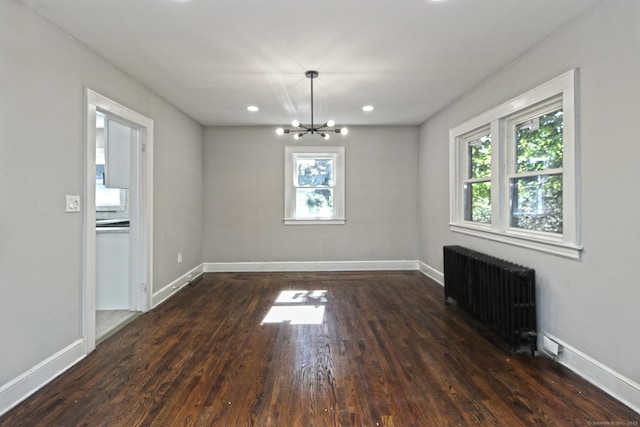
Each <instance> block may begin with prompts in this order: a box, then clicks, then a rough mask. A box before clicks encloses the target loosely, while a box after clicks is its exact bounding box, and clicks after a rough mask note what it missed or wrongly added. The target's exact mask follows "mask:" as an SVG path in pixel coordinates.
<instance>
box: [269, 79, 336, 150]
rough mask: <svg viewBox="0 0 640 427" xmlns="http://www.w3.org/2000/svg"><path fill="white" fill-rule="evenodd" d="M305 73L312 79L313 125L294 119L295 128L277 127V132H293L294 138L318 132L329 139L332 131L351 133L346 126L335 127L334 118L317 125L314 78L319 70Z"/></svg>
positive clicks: (279, 133)
mask: <svg viewBox="0 0 640 427" xmlns="http://www.w3.org/2000/svg"><path fill="white" fill-rule="evenodd" d="M304 75H305V76H306V77H308V78H309V79H310V80H311V125H309V126H305V125H303V124H301V123H300V122H299V121H297V120H294V121H292V122H291V126H292V127H293V128H294V129H283V128H278V129H276V133H277V134H278V135H284V134H285V133H292V134H293V139H300V138H302V137H303V136H305V135H306V134H308V133H310V134H314V133H315V134H318V135H320V136H321V137H322V138H324V139H329V134H330V133H339V134H342V135H346V134H347V133H349V130H348V129H347V128H345V127H343V128H334V126H335V124H336V123H335V122H334V121H333V120H329V121H328V122H326V123H325V124H323V125H320V126H317V127H316V125H315V124H314V122H313V79H315V78H316V77H318V72H317V71H307V72H306V73H304Z"/></svg>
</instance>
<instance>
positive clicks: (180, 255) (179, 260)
mask: <svg viewBox="0 0 640 427" xmlns="http://www.w3.org/2000/svg"><path fill="white" fill-rule="evenodd" d="M181 263H182V252H178V264H181Z"/></svg>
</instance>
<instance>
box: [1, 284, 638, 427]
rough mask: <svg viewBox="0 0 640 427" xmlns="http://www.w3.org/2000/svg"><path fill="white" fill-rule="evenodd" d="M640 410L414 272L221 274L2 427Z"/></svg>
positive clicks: (597, 417)
mask: <svg viewBox="0 0 640 427" xmlns="http://www.w3.org/2000/svg"><path fill="white" fill-rule="evenodd" d="M283 290H326V295H324V297H321V296H320V295H308V296H307V297H306V298H305V295H304V293H300V294H297V295H293V296H292V299H291V301H290V302H280V303H277V304H275V301H276V298H277V297H278V296H279V294H280V292H281V291H283ZM304 301H306V302H304ZM291 305H293V306H296V307H300V306H304V305H307V306H308V307H310V308H308V309H309V310H310V311H312V312H314V313H315V314H317V311H318V310H322V307H324V310H325V311H324V318H323V321H322V323H320V324H291V323H289V322H281V323H264V324H263V323H262V321H263V319H264V318H265V315H266V314H267V313H268V312H269V311H270V309H271V308H272V306H276V307H286V306H291ZM275 310H276V311H277V310H281V309H280V308H278V309H275ZM296 310H303V309H296ZM292 323H293V322H292ZM639 420H640V415H639V414H637V413H635V412H634V411H632V410H631V409H629V408H628V407H626V406H624V405H623V404H621V403H619V402H618V401H616V400H614V399H613V398H611V397H609V396H608V395H606V394H605V393H603V392H602V391H600V390H598V389H597V388H595V387H593V386H592V385H590V384H588V383H587V382H585V381H584V380H582V379H581V378H579V377H578V376H577V375H575V374H573V373H572V372H570V371H568V370H567V369H565V368H563V367H562V366H560V365H559V364H557V363H555V362H553V361H551V360H549V359H546V358H543V357H536V358H532V357H531V356H529V355H528V354H526V353H523V354H520V353H517V354H516V353H512V352H511V351H510V349H509V346H508V345H506V344H504V343H503V342H502V341H501V340H500V339H499V338H498V337H497V336H496V335H494V334H493V333H492V332H490V331H488V330H487V329H486V328H485V327H484V326H482V325H481V324H479V323H478V322H476V321H475V320H474V319H473V318H472V317H470V316H469V315H467V314H466V313H464V312H463V311H461V310H460V309H458V308H457V307H456V306H455V305H451V304H450V305H445V304H444V295H443V289H442V287H441V286H439V285H437V284H435V283H434V282H432V281H430V280H429V279H427V278H426V277H425V276H423V275H422V274H421V273H419V272H357V273H256V274H248V273H247V274H233V273H220V274H218V273H216V274H206V275H205V276H204V277H203V278H202V279H200V280H198V281H196V282H195V283H194V284H192V285H191V286H189V287H187V288H185V289H183V290H181V291H180V292H179V293H178V294H177V295H175V296H174V297H172V298H171V299H170V300H169V301H167V302H165V303H164V304H162V305H161V306H160V307H158V308H156V309H155V310H153V311H151V312H149V313H146V314H144V315H142V316H141V317H139V318H138V319H136V320H135V321H134V322H132V323H131V324H129V325H127V326H126V327H125V328H124V329H122V330H121V331H120V332H119V333H117V334H116V335H114V336H112V337H110V338H108V339H107V340H106V341H104V342H103V343H101V344H100V345H99V346H98V348H97V349H96V351H95V352H93V353H92V354H90V355H89V356H88V357H87V358H86V359H84V360H83V361H81V362H80V363H78V364H77V365H76V366H74V367H73V368H72V369H70V370H69V371H68V372H67V373H65V374H64V375H62V376H61V377H59V378H57V379H56V380H54V381H52V382H51V383H50V384H48V385H47V386H45V387H44V388H43V389H42V390H40V391H39V392H37V393H36V394H34V395H33V396H32V397H30V398H29V399H27V400H25V401H24V402H22V403H21V404H20V405H18V406H17V407H15V408H14V409H12V410H11V411H10V412H8V413H7V414H5V415H4V416H3V417H1V418H0V425H2V426H137V425H158V426H160V425H161V426H165V425H190V426H191V425H193V426H208V425H218V426H247V425H251V426H305V427H307V426H396V427H400V426H470V425H481V426H485V425H486V426H519V425H524V426H534V425H535V426H556V425H557V426H573V425H578V426H580V425H582V426H588V425H597V423H611V424H606V425H638V423H637V422H638V421H639ZM616 423H624V424H616ZM599 425H605V424H599Z"/></svg>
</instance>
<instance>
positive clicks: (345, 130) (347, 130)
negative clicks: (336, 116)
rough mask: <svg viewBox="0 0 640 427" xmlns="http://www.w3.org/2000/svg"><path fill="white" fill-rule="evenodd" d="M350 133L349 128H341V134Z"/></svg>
mask: <svg viewBox="0 0 640 427" xmlns="http://www.w3.org/2000/svg"><path fill="white" fill-rule="evenodd" d="M348 133H349V129H347V128H342V129H340V134H341V135H346V134H348Z"/></svg>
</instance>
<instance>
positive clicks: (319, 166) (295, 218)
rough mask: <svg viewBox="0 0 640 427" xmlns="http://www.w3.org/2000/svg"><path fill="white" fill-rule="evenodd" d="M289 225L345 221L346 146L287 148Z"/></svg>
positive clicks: (287, 209) (286, 190)
mask: <svg viewBox="0 0 640 427" xmlns="http://www.w3.org/2000/svg"><path fill="white" fill-rule="evenodd" d="M284 163H285V189H284V194H285V216H284V222H285V224H344V223H345V215H344V211H345V209H344V147H308V146H302V147H285V162H284Z"/></svg>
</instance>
